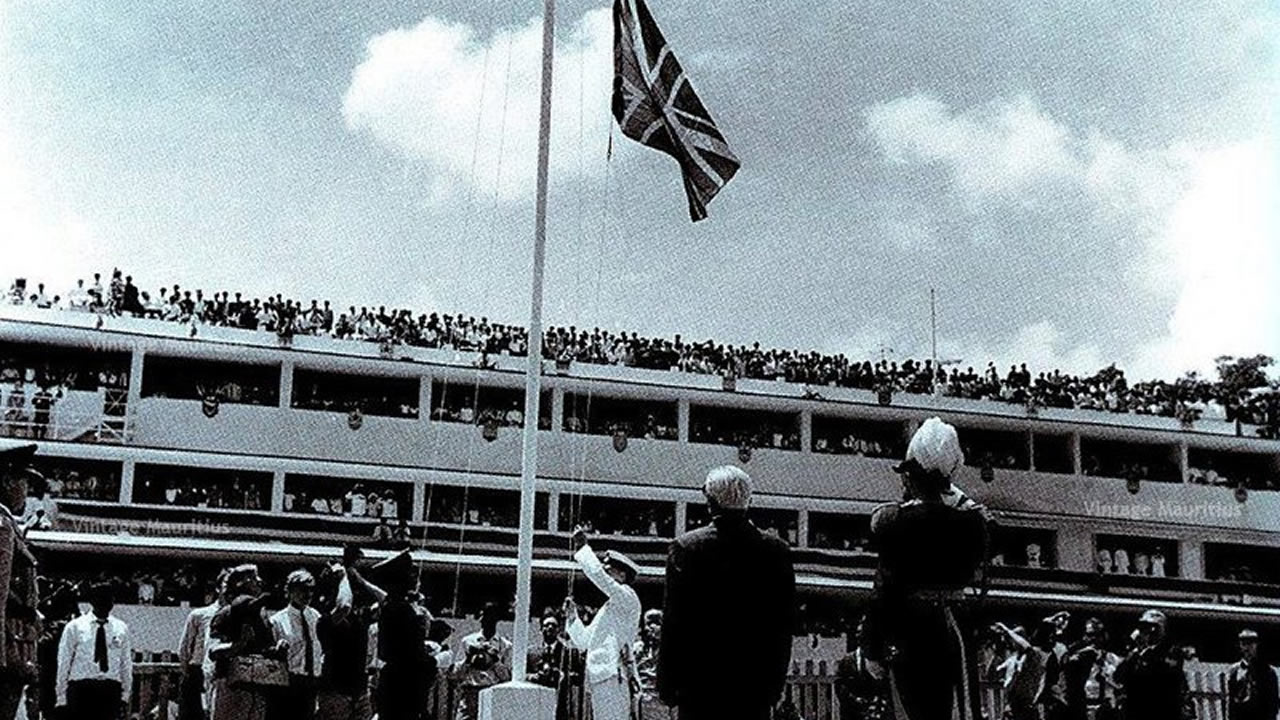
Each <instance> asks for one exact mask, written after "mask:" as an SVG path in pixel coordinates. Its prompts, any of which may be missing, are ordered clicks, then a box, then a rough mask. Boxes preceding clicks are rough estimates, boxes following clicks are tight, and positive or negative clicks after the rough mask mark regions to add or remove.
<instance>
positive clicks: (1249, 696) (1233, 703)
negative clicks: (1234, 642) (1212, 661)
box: [1227, 660, 1280, 720]
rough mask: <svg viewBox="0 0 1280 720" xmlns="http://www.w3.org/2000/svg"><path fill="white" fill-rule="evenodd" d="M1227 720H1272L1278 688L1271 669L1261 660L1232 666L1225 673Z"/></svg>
mask: <svg viewBox="0 0 1280 720" xmlns="http://www.w3.org/2000/svg"><path fill="white" fill-rule="evenodd" d="M1227 703H1228V709H1229V710H1230V712H1229V713H1228V720H1275V717H1276V712H1277V711H1280V689H1278V688H1277V684H1276V674H1275V672H1274V671H1272V669H1271V666H1270V665H1268V664H1266V663H1265V662H1262V661H1261V660H1254V661H1253V662H1250V663H1246V662H1245V661H1244V660H1241V661H1240V662H1238V663H1236V664H1235V665H1232V666H1231V668H1230V669H1229V670H1228V671H1227Z"/></svg>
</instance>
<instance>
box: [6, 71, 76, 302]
mask: <svg viewBox="0 0 1280 720" xmlns="http://www.w3.org/2000/svg"><path fill="white" fill-rule="evenodd" d="M8 95H11V93H8V92H3V93H0V107H5V106H7V103H5V102H3V100H4V99H5V96H8ZM22 146H23V145H22V143H21V142H20V141H19V140H18V135H17V133H16V132H14V131H13V130H12V128H11V127H10V126H9V123H8V122H6V120H5V118H4V117H3V115H2V114H0V248H4V260H3V265H0V285H2V286H0V292H7V291H8V289H9V285H10V283H11V282H12V281H13V279H14V278H17V277H25V278H28V279H29V281H30V282H29V286H30V289H31V291H32V292H34V291H35V288H36V283H37V282H43V283H45V284H46V289H47V292H48V294H49V296H50V297H52V296H53V295H55V294H56V295H62V296H63V297H65V296H66V293H67V291H68V290H69V289H70V288H71V287H72V286H73V285H74V284H75V278H77V277H83V276H84V275H83V271H84V269H85V268H92V267H96V266H97V265H98V263H96V262H94V259H95V250H96V249H97V248H98V247H100V239H99V238H98V237H97V234H96V232H95V231H94V229H93V228H92V227H90V225H89V224H88V223H87V222H85V221H84V220H83V219H82V218H80V217H79V216H77V215H76V214H75V213H72V212H68V211H66V210H64V209H62V208H61V207H60V203H58V202H57V201H56V200H54V199H53V198H52V197H51V193H50V192H49V191H48V190H47V189H46V188H44V187H42V183H41V182H40V179H39V178H40V176H39V175H38V174H37V173H34V172H31V170H30V169H29V168H30V166H31V163H30V162H28V161H27V160H26V158H25V157H24V156H23V154H22V152H21V150H20V148H21V147H22Z"/></svg>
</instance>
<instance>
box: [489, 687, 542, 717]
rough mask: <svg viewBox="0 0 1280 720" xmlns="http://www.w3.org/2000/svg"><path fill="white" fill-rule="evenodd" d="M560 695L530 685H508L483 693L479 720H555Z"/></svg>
mask: <svg viewBox="0 0 1280 720" xmlns="http://www.w3.org/2000/svg"><path fill="white" fill-rule="evenodd" d="M555 718H556V691H555V690H553V689H551V688H549V687H543V686H542V685H535V684H533V683H530V682H514V681H512V682H505V683H502V684H501V685H494V686H493V687H491V688H485V689H484V690H481V691H480V718H479V720H555Z"/></svg>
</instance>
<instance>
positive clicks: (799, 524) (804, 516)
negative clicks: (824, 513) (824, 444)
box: [796, 445, 809, 548]
mask: <svg viewBox="0 0 1280 720" xmlns="http://www.w3.org/2000/svg"><path fill="white" fill-rule="evenodd" d="M806 447H808V446H807V445H806ZM796 536H797V537H796V547H802V548H807V547H809V511H808V510H801V511H800V518H799V519H798V520H796Z"/></svg>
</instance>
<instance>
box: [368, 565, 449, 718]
mask: <svg viewBox="0 0 1280 720" xmlns="http://www.w3.org/2000/svg"><path fill="white" fill-rule="evenodd" d="M370 573H371V574H372V575H373V581H374V582H376V583H377V584H378V585H379V587H381V588H382V589H383V590H385V591H386V593H387V598H386V601H385V602H384V603H383V606H382V611H381V614H380V617H379V618H378V658H379V659H380V660H382V662H383V665H382V670H381V671H380V672H379V673H378V687H377V692H376V697H375V702H376V704H377V707H378V718H379V720H421V718H422V717H423V716H424V715H425V714H426V710H427V693H428V692H429V691H430V689H431V686H432V684H433V683H434V680H435V674H436V661H435V657H434V656H432V655H431V654H430V653H428V652H427V646H426V642H427V629H428V627H429V626H430V623H431V615H430V613H428V612H427V611H426V609H424V608H423V607H421V606H420V605H418V604H417V602H416V601H415V600H416V595H417V591H418V578H417V571H416V570H415V568H414V566H413V560H412V559H410V557H409V551H408V550H406V551H404V552H401V553H399V554H398V555H394V556H392V557H391V558H388V559H387V560H384V561H382V562H380V563H378V564H377V565H375V566H373V568H372V569H371V570H370Z"/></svg>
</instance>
